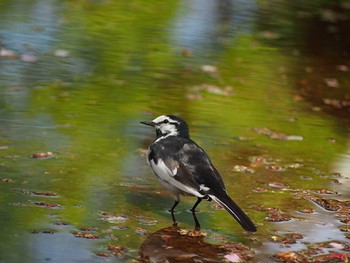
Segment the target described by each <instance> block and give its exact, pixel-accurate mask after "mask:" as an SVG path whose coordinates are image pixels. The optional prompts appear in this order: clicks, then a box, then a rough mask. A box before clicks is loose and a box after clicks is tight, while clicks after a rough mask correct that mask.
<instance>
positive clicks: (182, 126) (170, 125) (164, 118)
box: [141, 115, 190, 138]
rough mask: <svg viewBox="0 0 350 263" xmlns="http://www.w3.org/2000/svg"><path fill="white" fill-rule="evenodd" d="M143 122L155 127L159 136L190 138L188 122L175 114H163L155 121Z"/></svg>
mask: <svg viewBox="0 0 350 263" xmlns="http://www.w3.org/2000/svg"><path fill="white" fill-rule="evenodd" d="M141 123H142V124H145V125H148V126H151V127H155V128H156V134H157V138H160V137H163V136H166V135H173V136H180V137H185V138H189V137H190V135H189V130H188V125H187V123H186V122H185V121H184V120H183V119H181V118H179V117H176V116H174V115H161V116H159V117H157V118H155V119H154V120H153V121H141Z"/></svg>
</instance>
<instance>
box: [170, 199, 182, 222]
mask: <svg viewBox="0 0 350 263" xmlns="http://www.w3.org/2000/svg"><path fill="white" fill-rule="evenodd" d="M179 202H180V201H178V200H175V203H174V205H173V206H172V207H171V208H170V210H169V212H170V213H171V217H172V219H173V226H177V222H176V219H175V215H174V212H175V207H176V206H177V205H178V204H179Z"/></svg>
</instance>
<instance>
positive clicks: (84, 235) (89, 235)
mask: <svg viewBox="0 0 350 263" xmlns="http://www.w3.org/2000/svg"><path fill="white" fill-rule="evenodd" d="M73 235H74V236H76V237H79V238H86V239H100V236H99V235H96V234H92V233H83V232H74V233H73Z"/></svg>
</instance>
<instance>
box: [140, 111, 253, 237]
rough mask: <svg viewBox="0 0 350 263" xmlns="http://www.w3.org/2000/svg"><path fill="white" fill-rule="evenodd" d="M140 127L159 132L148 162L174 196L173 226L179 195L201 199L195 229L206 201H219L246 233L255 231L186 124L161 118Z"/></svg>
mask: <svg viewBox="0 0 350 263" xmlns="http://www.w3.org/2000/svg"><path fill="white" fill-rule="evenodd" d="M141 123H142V124H145V125H148V126H152V127H155V129H156V137H157V138H156V140H155V141H154V142H153V143H152V144H151V145H150V147H149V149H148V154H147V161H148V164H149V165H150V166H151V168H152V170H153V172H154V174H155V175H156V176H157V178H158V179H159V181H160V182H161V183H162V185H164V186H165V187H166V188H167V189H168V190H169V191H170V192H171V193H172V194H173V195H174V196H175V203H174V205H173V206H172V208H171V209H170V210H169V212H171V215H172V219H173V222H174V224H176V220H175V216H174V211H175V210H174V209H175V207H176V206H177V205H178V204H179V202H180V194H183V195H192V196H196V197H197V198H198V199H197V202H196V203H195V204H194V206H193V207H192V209H191V211H192V214H193V218H194V220H195V224H196V227H200V225H199V222H198V220H197V217H196V214H195V209H196V207H197V205H198V204H199V203H200V202H201V201H202V200H203V199H205V200H208V201H211V200H214V201H216V202H217V203H218V204H219V205H220V206H222V207H223V208H225V209H226V211H227V212H229V213H230V215H231V216H233V217H234V218H235V219H236V220H237V221H238V223H239V224H241V226H242V227H243V228H244V229H245V230H247V231H251V232H255V231H256V227H255V225H254V224H253V222H252V221H251V220H250V218H249V217H248V216H247V215H246V214H245V213H244V212H243V211H242V209H241V208H240V207H239V206H238V205H237V204H236V203H235V202H234V201H233V200H232V199H231V198H230V197H229V196H228V195H227V193H226V189H225V186H224V182H223V181H222V178H221V176H220V174H219V172H218V170H217V169H216V168H215V167H214V165H213V164H212V162H211V160H210V159H209V156H208V155H207V153H206V152H205V151H204V150H203V149H202V148H201V147H199V146H198V145H197V144H196V143H195V142H194V141H192V140H191V139H190V135H189V129H188V125H187V123H186V122H185V121H184V120H182V119H181V118H179V117H176V116H173V115H162V116H159V117H157V118H155V119H154V120H153V121H142V122H141Z"/></svg>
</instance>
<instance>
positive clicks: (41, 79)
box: [0, 0, 350, 262]
mask: <svg viewBox="0 0 350 263" xmlns="http://www.w3.org/2000/svg"><path fill="white" fill-rule="evenodd" d="M0 10H1V11H0V12H1V20H0V21H1V22H0V49H1V53H0V54H1V57H0V80H1V82H0V158H1V159H0V180H1V181H0V189H1V193H2V195H1V198H0V222H1V226H2V229H3V230H2V242H1V246H0V261H1V262H23V261H25V262H44V261H51V262H82V261H89V262H95V261H96V262H99V261H108V262H114V261H131V260H135V259H136V258H138V257H139V254H141V255H147V256H150V255H151V256H152V255H153V254H152V251H153V250H154V247H160V246H162V243H159V242H162V241H161V240H163V241H164V239H162V238H160V239H159V237H163V236H164V235H165V236H167V235H168V236H169V240H172V241H171V242H174V243H173V246H174V247H176V248H177V249H178V251H180V252H178V253H180V254H184V255H187V254H186V253H189V252H188V251H187V250H186V249H188V248H189V247H190V248H193V251H196V249H197V247H196V246H197V245H198V247H199V248H198V249H200V247H202V248H203V247H205V249H203V250H202V253H203V254H201V256H198V257H199V258H201V260H203V258H205V257H206V256H207V257H208V258H212V260H216V261H221V260H223V256H224V254H225V253H228V252H227V251H226V252H223V251H222V247H220V246H222V245H223V244H225V242H232V241H236V242H242V243H243V244H245V245H247V246H248V247H251V248H253V249H254V251H255V256H253V261H256V262H258V261H260V262H264V260H266V258H269V259H271V256H272V255H273V254H275V253H280V252H287V251H296V250H303V249H305V248H306V247H307V242H311V243H318V242H325V241H330V240H336V241H339V242H340V241H341V242H348V236H346V235H347V233H346V232H342V231H340V229H341V227H343V226H344V225H345V224H344V223H341V222H340V221H339V218H344V217H345V215H341V214H340V212H329V211H327V210H325V209H324V208H321V207H320V206H318V205H316V204H315V203H314V202H312V201H308V200H310V198H316V197H319V198H325V199H327V200H328V199H336V200H340V201H344V207H343V210H344V211H345V212H346V211H348V210H346V209H348V205H346V203H345V201H347V200H348V199H349V190H348V189H349V187H348V186H349V180H348V177H350V174H349V167H348V163H349V156H350V151H349V117H348V116H349V108H350V103H349V92H348V91H349V66H350V65H349V46H350V45H349V39H348V36H347V32H348V28H349V19H350V16H349V6H348V5H347V4H346V3H345V2H344V3H343V4H341V5H340V6H336V3H333V4H331V3H327V2H324V3H323V2H322V1H321V2H319V3H317V4H316V3H315V2H314V1H307V2H305V1H304V2H302V3H299V2H298V1H297V2H293V3H288V2H284V1H272V2H271V1H269V2H265V1H261V2H256V1H220V2H218V1H197V0H193V1H167V2H166V3H165V2H164V3H163V2H158V1H129V2H120V1H114V2H112V1H106V2H84V1H78V2H77V1H55V0H52V1H40V0H37V1H31V2H30V3H23V1H2V3H1V4H0ZM320 36H322V37H320ZM164 113H166V114H167V113H169V114H177V115H179V116H181V117H183V118H184V119H186V120H187V121H188V123H189V125H190V129H191V134H192V138H193V139H194V140H195V141H196V142H198V144H200V145H201V146H202V147H203V148H204V149H205V150H206V151H207V152H208V153H209V155H210V156H211V158H212V161H213V162H214V163H215V164H216V166H217V168H218V170H219V171H220V172H221V174H222V176H223V178H224V181H225V184H226V187H227V190H228V192H229V193H230V195H231V196H232V197H233V199H234V200H235V201H237V203H239V204H240V206H241V207H242V208H243V209H244V210H245V211H246V212H247V213H248V214H249V216H250V217H251V218H252V219H253V221H254V222H255V223H256V225H257V227H258V232H257V233H256V234H253V235H250V234H248V233H245V232H244V231H243V230H242V229H241V228H240V226H239V225H238V224H237V223H236V222H234V221H233V220H232V219H231V218H230V216H229V215H228V214H226V213H225V212H224V211H221V210H220V209H218V208H217V207H215V206H214V205H213V204H212V203H205V202H203V204H201V205H200V207H199V210H200V213H198V217H199V220H200V222H201V225H202V231H203V232H204V233H206V236H205V237H202V238H200V239H198V240H200V241H198V242H199V243H198V242H197V243H196V242H195V241H194V240H193V238H192V239H191V238H182V237H181V235H180V236H179V233H182V234H183V235H185V236H186V235H187V234H186V233H188V230H191V229H193V219H192V216H191V213H189V212H188V209H189V208H190V207H191V206H192V204H193V202H194V199H193V198H187V197H186V198H183V199H182V203H181V204H180V205H179V207H178V209H177V212H178V213H177V214H176V216H177V219H178V221H179V223H180V225H179V227H180V230H179V229H177V230H176V229H175V230H174V229H173V230H171V229H168V228H167V227H169V226H170V225H171V217H170V215H169V213H168V212H167V211H166V209H169V208H170V206H171V205H172V203H173V200H172V198H171V197H170V196H169V195H167V193H166V192H165V191H163V189H162V188H161V187H160V185H159V184H158V182H157V181H156V179H155V178H154V176H153V175H152V173H151V171H150V168H149V167H148V166H147V163H146V161H145V156H144V155H145V151H146V149H147V147H148V145H149V144H150V143H151V142H152V140H153V139H154V133H153V131H151V130H150V129H148V128H147V127H143V126H142V125H140V124H139V122H140V121H143V120H151V119H153V118H155V117H156V116H158V115H161V114H164ZM33 154H34V155H33ZM38 154H39V156H38ZM40 154H41V155H40ZM45 154H46V155H47V157H48V158H41V157H43V156H42V155H45ZM38 157H39V158H38ZM318 190H328V194H326V195H320V194H319V193H320V192H318V193H317V191H318ZM312 191H313V192H312ZM315 191H316V193H315ZM332 191H336V192H337V194H336V193H335V192H332ZM324 192H325V191H324ZM268 208H269V209H272V208H274V209H277V210H278V211H279V213H280V214H282V215H284V216H287V217H290V218H291V220H290V221H287V222H279V223H271V222H267V221H266V217H268V216H269V215H270V214H271V213H269V212H266V211H265V212H264V211H260V210H264V209H268ZM304 208H309V209H313V210H314V213H312V214H302V213H300V212H299V210H302V209H304ZM184 233H185V234H184ZM286 233H299V234H303V238H302V239H300V240H298V241H297V243H296V244H292V245H287V244H283V242H273V241H271V237H273V236H278V235H283V234H286ZM169 242H170V241H169ZM163 245H164V244H163ZM108 246H114V247H112V248H111V247H108ZM165 246H166V245H165ZM108 248H109V249H108ZM113 249H114V250H113ZM334 250H335V251H338V252H339V253H345V252H344V250H342V249H338V250H337V249H336V248H334ZM181 251H182V252H181ZM164 253H165V254H164ZM191 253H192V252H191ZM193 253H196V252H193ZM198 253H199V252H198ZM210 253H212V254H210ZM113 254H114V255H113ZM163 255H165V257H166V255H167V254H166V252H164V251H163V252H162V253H159V254H158V256H159V257H160V258H161V256H163ZM153 256H154V255H153ZM189 258H191V256H189ZM214 258H215V259H214Z"/></svg>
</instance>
